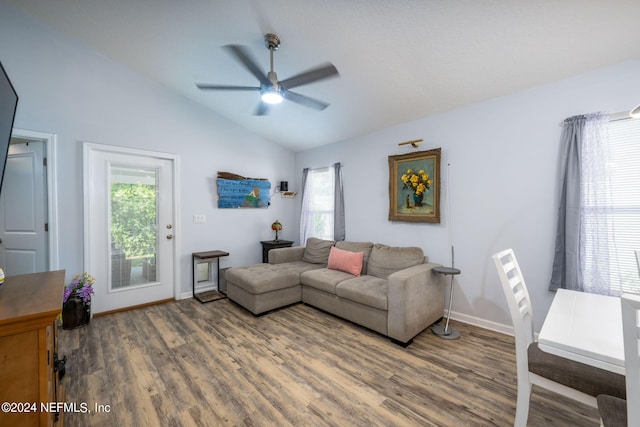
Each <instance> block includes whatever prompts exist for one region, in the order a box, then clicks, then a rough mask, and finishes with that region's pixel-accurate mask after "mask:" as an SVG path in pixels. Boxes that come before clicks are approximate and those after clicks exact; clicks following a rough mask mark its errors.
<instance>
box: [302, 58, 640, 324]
mask: <svg viewBox="0 0 640 427" xmlns="http://www.w3.org/2000/svg"><path fill="white" fill-rule="evenodd" d="M638 75H640V61H632V62H628V63H624V64H621V65H619V66H615V67H611V68H607V69H602V70H598V71H595V72H592V73H589V74H585V75H581V76H577V77H574V78H571V79H567V80H563V81H559V82H556V83H554V84H550V85H546V86H543V87H538V88H534V89H531V90H528V91H525V92H522V93H517V94H514V95H511V96H506V97H502V98H497V99H493V100H490V101H487V102H483V103H480V104H476V105H472V106H468V107H466V108H461V109H458V110H455V111H451V112H448V113H444V114H440V115H437V116H431V117H425V118H424V119H421V120H417V121H414V122H411V123H406V124H403V125H400V126H396V127H393V128H387V129H384V130H382V131H380V132H375V133H372V134H370V135H366V136H362V137H359V138H354V139H351V140H347V141H343V142H340V143H337V144H333V145H330V146H325V147H321V148H317V149H313V150H309V151H305V152H301V153H297V154H296V180H297V181H296V182H297V183H299V182H300V179H301V171H302V169H303V168H305V167H317V166H325V165H327V164H329V163H332V162H336V161H340V162H342V163H343V164H344V181H345V183H344V185H345V187H344V190H345V205H346V231H347V239H348V240H367V241H374V242H380V243H386V244H391V245H415V246H420V247H422V248H423V249H424V251H425V254H427V255H428V256H429V257H430V259H431V260H432V261H434V262H438V263H442V264H445V265H449V264H450V262H451V259H450V242H449V227H453V233H452V234H453V243H454V246H455V249H456V266H457V267H459V268H460V269H461V270H462V274H461V275H460V276H458V278H457V282H456V285H455V286H456V289H455V293H454V299H453V309H452V311H453V312H454V314H453V317H454V318H456V317H457V318H459V319H462V320H466V321H469V322H473V323H480V324H483V325H485V326H488V327H493V328H496V329H500V330H507V329H509V328H510V327H511V320H510V317H509V311H508V308H507V305H506V301H505V299H504V295H503V294H502V290H501V287H500V284H499V281H498V277H497V273H496V272H495V267H494V266H493V263H492V261H491V255H492V254H493V253H495V252H497V251H499V250H502V249H506V248H513V249H514V250H515V252H516V255H517V257H518V260H519V263H520V266H521V268H522V270H523V272H524V274H525V278H526V280H527V285H528V288H529V292H530V294H531V297H532V300H533V301H532V304H533V308H534V311H535V320H536V328H538V329H539V327H540V326H541V324H542V321H543V319H544V316H545V315H546V312H547V310H548V307H549V305H550V303H551V300H552V298H553V294H552V293H550V292H548V291H547V287H548V283H549V279H550V275H551V265H552V261H553V250H554V242H555V228H556V216H557V207H558V203H557V200H558V197H559V196H558V191H557V188H558V179H559V178H558V149H559V140H560V132H561V126H560V123H561V121H562V120H563V119H564V118H566V117H569V116H572V115H576V114H582V113H588V112H594V111H607V112H619V111H623V110H629V109H631V108H632V107H633V106H634V105H637V103H638V102H640V93H639V92H638V91H637V83H638V82H637V78H638ZM478 84H482V82H478ZM418 138H423V139H424V142H423V143H422V144H421V145H420V147H419V149H420V150H429V149H432V148H436V147H442V163H441V165H442V194H443V197H442V201H441V210H442V211H441V212H442V215H441V216H442V222H441V224H412V223H403V222H390V221H388V220H387V215H388V209H389V208H388V203H389V199H388V190H387V189H388V160H387V157H388V156H390V155H396V154H403V153H407V152H411V151H414V149H413V148H411V147H409V146H404V147H399V146H398V143H399V142H402V141H407V140H412V139H418ZM449 163H450V164H451V166H450V176H451V192H452V198H451V223H449V212H448V209H447V204H448V201H447V198H448V187H449V182H448V180H447V164H449ZM297 185H298V186H299V184H297Z"/></svg>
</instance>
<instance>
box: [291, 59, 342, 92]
mask: <svg viewBox="0 0 640 427" xmlns="http://www.w3.org/2000/svg"><path fill="white" fill-rule="evenodd" d="M339 75H340V73H338V69H337V68H336V67H334V65H333V64H331V63H326V64H324V65H321V66H319V67H316V68H313V69H311V70H308V71H305V72H303V73H300V74H297V75H295V76H293V77H289V78H288V79H286V80H283V81H281V82H280V85H281V86H283V87H284V88H286V89H293V88H294V87H298V86H302V85H306V84H308V83H312V82H316V81H318V80H323V79H328V78H330V77H337V76H339Z"/></svg>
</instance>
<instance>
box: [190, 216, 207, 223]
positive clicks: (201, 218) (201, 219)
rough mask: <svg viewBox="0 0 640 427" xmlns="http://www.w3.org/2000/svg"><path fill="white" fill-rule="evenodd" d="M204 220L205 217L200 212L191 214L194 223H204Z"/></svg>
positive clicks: (205, 220)
mask: <svg viewBox="0 0 640 427" xmlns="http://www.w3.org/2000/svg"><path fill="white" fill-rule="evenodd" d="M205 222H207V217H206V216H204V215H202V214H200V215H194V216H193V223H194V224H204V223H205Z"/></svg>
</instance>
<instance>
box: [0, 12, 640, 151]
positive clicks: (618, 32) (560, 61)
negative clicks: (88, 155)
mask: <svg viewBox="0 0 640 427" xmlns="http://www.w3.org/2000/svg"><path fill="white" fill-rule="evenodd" d="M0 1H2V2H4V3H6V4H8V5H10V6H12V7H14V8H15V9H17V10H19V11H21V12H23V13H25V14H27V15H30V16H31V17H33V18H35V19H36V20H39V21H41V22H43V23H45V24H47V25H49V26H51V27H53V28H55V29H57V30H59V31H60V32H62V33H65V34H67V35H68V36H70V37H72V38H75V39H77V40H79V41H81V42H82V43H84V44H86V45H88V46H90V47H92V48H94V49H96V50H97V51H99V52H101V53H102V54H104V55H106V56H108V57H110V58H112V59H113V60H115V61H118V62H121V63H123V64H125V65H126V66H128V67H130V68H132V69H134V70H136V71H137V72H139V73H141V74H143V75H145V76H147V77H148V78H150V79H153V80H156V81H158V82H160V83H162V84H163V85H165V86H167V87H169V88H171V89H172V90H174V91H176V92H179V93H181V94H183V95H184V96H186V97H188V98H190V99H193V100H194V101H196V102H198V103H200V104H202V105H204V106H206V107H208V108H210V109H211V110H212V111H215V112H216V113H218V114H220V115H221V116H224V117H226V118H228V119H229V120H231V121H233V122H236V123H238V124H239V125H241V126H244V127H245V128H247V129H250V130H251V131H253V132H255V133H257V134H260V135H263V136H264V137H265V138H268V139H270V140H272V141H274V142H277V143H280V144H282V145H285V146H288V147H290V148H292V149H294V150H296V151H299V150H304V149H307V148H311V147H315V146H319V145H324V144H329V143H333V142H337V141H341V140H343V139H347V138H351V137H355V136H358V135H363V134H366V133H369V132H373V131H375V130H378V129H381V128H385V127H388V126H392V125H395V124H399V123H403V122H408V121H411V120H415V119H418V118H420V117H425V116H428V115H431V114H435V113H439V112H443V111H448V110H452V109H455V108H458V107H461V106H464V105H468V104H471V103H475V102H479V101H482V100H486V99H490V98H494V97H498V96H503V95H507V94H509V93H513V92H516V91H521V90H524V89H528V88H531V87H535V86H537V85H540V84H544V83H547V82H551V81H555V80H558V79H562V78H566V77H570V76H573V75H576V74H580V73H583V72H587V71H590V70H593V69H596V68H600V67H604V66H608V65H612V64H616V63H620V62H623V61H626V60H630V59H637V58H639V57H640V47H639V44H638V39H637V33H636V30H637V28H638V23H639V22H640V1H638V0H633V1H631V0H630V1H626V0H610V1H607V2H604V1H601V0H597V1H596V0H550V1H536V0H530V1H516V0H449V1H442V0H404V1H391V0H349V1H345V0H269V1H266V0H265V1H258V0H206V1H205V0H185V1H177V0H110V1H104V0H0ZM268 32H274V33H276V34H278V35H279V36H280V38H281V40H282V44H281V47H280V49H279V50H278V51H277V52H276V54H275V70H276V72H277V73H278V77H279V78H280V79H281V80H282V79H285V78H287V77H290V76H292V75H295V74H297V73H299V72H302V71H304V70H306V69H309V68H311V67H314V66H316V65H319V64H322V63H324V62H326V61H329V62H331V63H333V64H334V65H335V66H336V67H337V68H338V70H339V71H340V78H339V79H330V80H326V81H322V82H316V83H313V84H310V85H308V86H301V87H299V88H296V91H297V92H299V93H301V94H305V95H308V96H311V97H314V98H317V99H320V100H324V101H327V102H329V103H331V105H330V106H329V107H328V108H327V109H326V110H324V111H321V112H318V111H315V110H311V109H307V108H304V107H301V106H299V105H297V104H294V103H291V102H287V101H285V102H284V103H283V104H280V105H279V106H277V107H275V108H274V109H273V112H272V114H271V115H269V116H254V115H253V111H254V110H255V108H256V105H257V103H258V98H259V95H258V93H256V92H226V91H225V92H203V91H200V90H198V89H197V88H196V87H195V84H194V82H195V81H199V82H210V83H219V84H234V85H248V86H253V85H256V83H257V82H256V81H255V78H254V77H253V76H252V75H251V74H250V73H248V72H247V71H246V70H244V69H243V68H242V67H241V66H240V65H238V63H237V62H235V61H234V59H233V58H232V57H231V56H229V54H228V52H226V51H225V50H223V49H221V48H220V47H221V46H222V45H225V44H241V45H246V46H248V48H249V49H250V51H251V53H252V55H253V57H254V58H255V59H256V60H257V61H258V62H259V63H260V65H261V66H263V68H264V70H265V72H266V71H267V70H268V67H269V52H268V50H267V49H266V48H265V47H264V41H263V35H264V34H265V33H268Z"/></svg>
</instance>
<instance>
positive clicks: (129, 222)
mask: <svg viewBox="0 0 640 427" xmlns="http://www.w3.org/2000/svg"><path fill="white" fill-rule="evenodd" d="M111 233H112V239H113V243H115V245H116V246H117V247H118V248H120V249H122V250H123V251H124V252H125V253H126V256H127V258H132V257H150V256H153V255H155V253H156V187H155V186H154V185H144V184H113V185H112V186H111Z"/></svg>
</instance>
